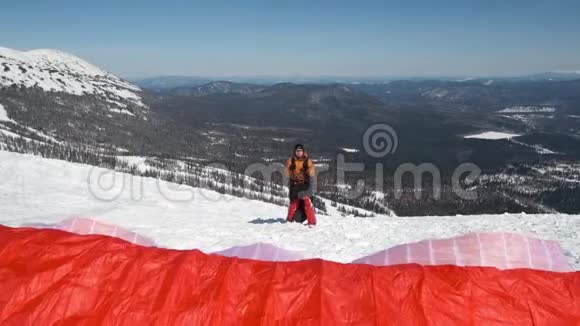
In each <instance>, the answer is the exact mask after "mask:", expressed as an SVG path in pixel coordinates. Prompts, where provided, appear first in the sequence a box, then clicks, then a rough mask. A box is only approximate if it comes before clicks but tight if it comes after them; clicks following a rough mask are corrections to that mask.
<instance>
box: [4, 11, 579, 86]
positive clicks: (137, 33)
mask: <svg viewBox="0 0 580 326" xmlns="http://www.w3.org/2000/svg"><path fill="white" fill-rule="evenodd" d="M127 12H130V14H127ZM577 12H580V3H578V2H575V1H558V3H554V2H549V1H541V0H537V1H510V2H509V3H504V2H500V1H492V2H486V3H478V4H473V3H464V2H462V1H445V2H437V3H432V2H422V1H412V2H405V3H397V2H393V1H387V2H384V1H369V2H366V3H364V4H362V3H355V2H352V1H347V2H343V3H340V4H336V3H335V2H329V1H321V2H317V3H310V2H306V1H295V2H292V3H278V4H272V3H269V2H262V1H257V0H254V1H248V2H244V3H243V4H234V5H228V4H216V3H211V4H210V3H204V2H199V1H198V2H193V3H190V2H183V1H179V0H171V1H166V2H163V3H159V2H154V3H151V2H148V3H141V2H137V1H126V2H124V3H115V2H112V1H111V0H105V1H102V2H100V3H98V4H97V3H80V4H79V3H76V2H72V1H67V0H60V1H55V2H51V3H44V2H38V3H26V4H25V3H10V4H6V5H5V6H4V7H3V10H2V12H0V29H1V30H10V31H11V33H10V34H9V35H3V36H4V37H3V44H2V45H3V46H6V47H10V48H14V49H20V50H31V49H38V48H53V49H59V50H62V51H65V52H69V53H72V54H75V55H77V56H79V57H80V58H82V59H85V60H87V61H88V62H91V63H93V64H95V65H96V66H99V67H101V68H103V69H104V70H106V71H109V72H111V73H113V74H115V75H119V76H122V77H124V78H127V79H138V78H150V77H159V76H184V77H201V78H213V79H215V78H218V79H219V78H222V79H224V78H228V77H229V78H276V77H284V78H288V77H292V78H371V79H377V78H386V79H393V78H395V79H402V78H407V79H408V78H461V77H474V78H478V77H479V78H501V77H518V76H526V75H533V74H538V73H544V72H558V71H578V70H580V57H578V56H577V55H576V54H577V53H580V43H579V42H577V41H576V39H577V35H578V34H579V33H580V20H578V19H577V17H576V16H577V15H576V14H575V13H577Z"/></svg>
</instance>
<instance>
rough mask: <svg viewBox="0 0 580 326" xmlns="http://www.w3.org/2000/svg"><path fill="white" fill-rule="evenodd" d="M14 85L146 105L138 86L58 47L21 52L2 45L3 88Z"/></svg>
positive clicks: (0, 84) (0, 80)
mask: <svg viewBox="0 0 580 326" xmlns="http://www.w3.org/2000/svg"><path fill="white" fill-rule="evenodd" d="M12 85H17V86H21V87H27V88H31V87H39V88H41V89H43V90H44V91H47V92H65V93H69V94H73V95H97V96H100V97H103V98H106V99H108V100H110V101H127V102H130V103H133V104H136V105H139V106H144V104H143V102H142V99H141V96H140V92H141V89H140V88H139V87H137V86H135V85H132V84H130V83H128V82H126V81H124V80H122V79H121V78H119V77H116V76H114V75H112V74H110V73H108V72H105V71H103V70H101V69H99V68H98V67H96V66H94V65H92V64H90V63H88V62H86V61H84V60H82V59H80V58H78V57H76V56H74V55H72V54H69V53H65V52H62V51H59V50H49V49H41V50H32V51H18V50H14V49H9V48H3V47H0V88H1V87H10V86H12Z"/></svg>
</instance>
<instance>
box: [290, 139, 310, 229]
mask: <svg viewBox="0 0 580 326" xmlns="http://www.w3.org/2000/svg"><path fill="white" fill-rule="evenodd" d="M314 174H315V170H314V163H313V162H312V160H311V159H310V158H309V157H308V154H307V153H306V151H305V150H304V146H302V144H297V145H296V146H294V155H292V157H291V158H289V159H288V161H286V176H288V177H289V178H290V184H289V188H290V207H289V208H288V217H287V220H288V222H293V221H294V214H295V213H296V211H297V210H298V208H299V207H300V204H301V202H302V203H303V204H304V212H305V213H306V218H307V219H308V225H309V226H314V225H316V216H315V215H314V206H313V205H312V201H311V200H310V196H312V189H311V188H310V185H311V183H310V181H311V178H313V177H314Z"/></svg>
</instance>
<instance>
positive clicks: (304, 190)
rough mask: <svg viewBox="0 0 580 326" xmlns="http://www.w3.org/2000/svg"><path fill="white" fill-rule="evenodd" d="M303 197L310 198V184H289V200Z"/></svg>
mask: <svg viewBox="0 0 580 326" xmlns="http://www.w3.org/2000/svg"><path fill="white" fill-rule="evenodd" d="M304 196H307V197H311V196H312V189H311V187H310V183H302V184H293V183H290V200H293V199H296V198H302V197H304Z"/></svg>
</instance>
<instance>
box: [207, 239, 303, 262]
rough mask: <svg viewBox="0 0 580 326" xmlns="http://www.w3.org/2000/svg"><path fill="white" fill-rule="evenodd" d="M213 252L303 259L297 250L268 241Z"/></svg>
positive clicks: (276, 258)
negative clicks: (287, 248) (280, 246)
mask: <svg viewBox="0 0 580 326" xmlns="http://www.w3.org/2000/svg"><path fill="white" fill-rule="evenodd" d="M214 254H218V255H222V256H226V257H238V258H245V259H254V260H262V261H298V260H302V259H304V255H302V254H301V253H299V252H295V251H290V250H286V249H282V248H279V247H276V246H274V245H271V244H269V243H256V244H252V245H248V246H235V247H232V248H229V249H226V250H222V251H218V252H214Z"/></svg>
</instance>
